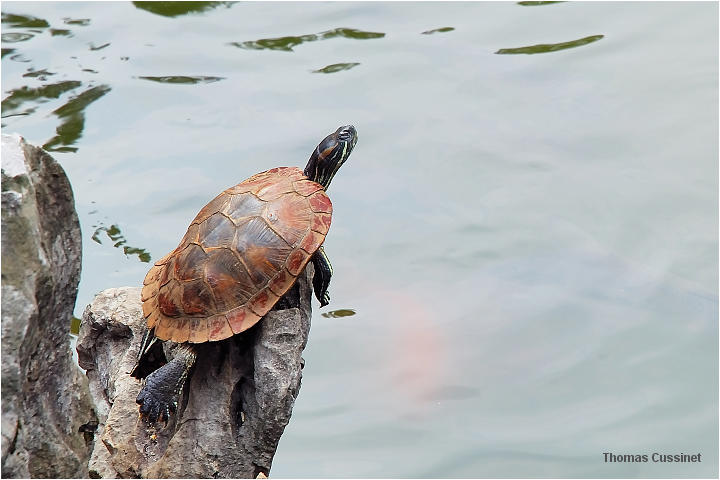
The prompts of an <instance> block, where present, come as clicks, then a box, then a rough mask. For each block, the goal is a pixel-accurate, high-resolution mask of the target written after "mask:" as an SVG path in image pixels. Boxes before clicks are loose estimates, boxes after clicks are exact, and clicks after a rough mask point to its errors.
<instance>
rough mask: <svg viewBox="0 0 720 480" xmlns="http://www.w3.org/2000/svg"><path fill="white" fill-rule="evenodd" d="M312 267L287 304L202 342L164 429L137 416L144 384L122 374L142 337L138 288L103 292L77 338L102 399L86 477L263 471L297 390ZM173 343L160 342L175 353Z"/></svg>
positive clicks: (224, 474) (232, 474)
mask: <svg viewBox="0 0 720 480" xmlns="http://www.w3.org/2000/svg"><path fill="white" fill-rule="evenodd" d="M311 279H312V266H308V268H307V270H306V273H305V274H304V275H301V277H300V279H299V280H298V282H297V287H295V289H294V290H291V292H293V293H291V295H289V296H288V297H291V298H290V299H289V303H288V304H287V305H286V307H289V308H286V309H284V310H274V311H271V312H270V313H268V314H267V315H266V316H265V317H264V318H263V319H262V320H261V321H260V322H259V324H258V325H256V326H255V327H253V328H251V329H250V330H248V331H247V332H244V333H243V334H241V335H236V336H234V337H231V338H229V339H227V340H224V341H222V342H210V343H206V344H201V345H200V346H199V351H198V359H197V363H196V365H195V368H194V370H193V372H192V373H191V377H190V379H189V381H188V382H187V384H186V388H185V394H184V397H183V398H182V399H181V401H180V405H179V408H178V412H177V414H176V415H173V416H172V418H171V419H170V421H169V422H168V424H167V425H166V426H164V425H163V424H159V425H158V426H156V427H151V426H148V425H147V424H146V423H145V421H144V420H141V419H139V417H138V405H137V404H136V403H135V398H136V397H137V394H138V392H139V391H140V388H141V382H140V381H139V380H137V379H135V378H132V377H131V376H130V375H129V372H130V371H131V370H132V368H133V366H134V364H135V361H136V357H137V352H138V350H139V348H140V342H141V340H142V335H143V333H144V324H145V322H144V320H143V318H142V313H141V307H140V288H129V287H127V288H117V289H110V290H105V291H104V292H101V293H100V294H99V295H98V296H97V297H96V298H95V299H94V301H93V303H92V304H91V305H89V306H88V308H87V309H86V310H85V313H84V315H83V323H82V326H81V329H80V337H79V340H78V347H77V349H78V355H79V358H80V365H81V366H82V367H83V368H86V369H87V375H88V378H89V380H90V388H91V391H92V393H93V396H94V398H95V401H96V403H97V404H98V405H99V407H98V408H99V412H100V417H101V419H100V421H101V424H100V428H99V432H101V437H100V440H101V441H100V442H97V443H96V444H95V449H94V450H93V453H92V456H91V459H90V475H91V476H92V477H151V478H187V477H193V478H211V477H214V478H255V477H257V476H258V475H259V474H268V472H269V471H270V467H271V465H272V460H273V456H274V455H275V450H276V449H277V445H278V442H279V441H280V436H281V435H282V433H283V431H284V429H285V426H286V425H287V424H288V422H289V421H290V416H291V414H292V408H293V405H294V402H295V398H296V397H297V395H298V392H299V390H300V380H301V376H302V374H301V370H302V365H303V360H302V357H301V354H302V351H303V349H304V348H305V345H306V343H307V337H308V333H309V330H310V316H311V307H310V296H311V292H312V291H311V287H310V285H311ZM174 347H175V345H174V344H172V343H171V342H165V354H166V356H167V357H168V359H170V358H172V352H173V350H174Z"/></svg>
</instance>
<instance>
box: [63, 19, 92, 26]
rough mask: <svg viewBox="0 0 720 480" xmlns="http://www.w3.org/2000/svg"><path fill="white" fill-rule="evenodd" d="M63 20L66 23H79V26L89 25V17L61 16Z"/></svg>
mask: <svg viewBox="0 0 720 480" xmlns="http://www.w3.org/2000/svg"><path fill="white" fill-rule="evenodd" d="M63 22H64V23H65V24H66V25H80V26H81V27H86V26H88V25H90V19H89V18H67V17H66V18H63Z"/></svg>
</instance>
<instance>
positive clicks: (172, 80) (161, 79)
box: [138, 75, 225, 84]
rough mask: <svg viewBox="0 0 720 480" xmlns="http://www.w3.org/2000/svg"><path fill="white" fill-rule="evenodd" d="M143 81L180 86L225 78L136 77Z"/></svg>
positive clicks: (182, 76) (183, 76)
mask: <svg viewBox="0 0 720 480" xmlns="http://www.w3.org/2000/svg"><path fill="white" fill-rule="evenodd" d="M138 78H142V79H143V80H150V81H151V82H158V83H181V84H196V83H213V82H219V81H220V80H225V77H204V76H186V75H170V76H165V77H138Z"/></svg>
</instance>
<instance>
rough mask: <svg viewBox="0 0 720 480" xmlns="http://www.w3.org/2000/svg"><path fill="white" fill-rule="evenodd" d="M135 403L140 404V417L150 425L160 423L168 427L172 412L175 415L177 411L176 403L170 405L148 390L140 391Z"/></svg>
mask: <svg viewBox="0 0 720 480" xmlns="http://www.w3.org/2000/svg"><path fill="white" fill-rule="evenodd" d="M135 401H136V402H137V403H138V404H140V417H141V418H143V419H145V420H147V422H148V423H150V424H154V423H157V422H158V421H160V422H163V423H164V424H165V425H167V424H168V421H169V420H170V414H171V412H172V413H174V412H175V411H176V410H177V407H176V406H175V403H174V402H170V403H168V402H167V401H164V400H163V399H160V398H156V397H154V396H153V395H152V393H151V392H150V391H148V390H147V389H146V388H143V389H142V390H140V393H139V394H138V396H137V399H136V400H135Z"/></svg>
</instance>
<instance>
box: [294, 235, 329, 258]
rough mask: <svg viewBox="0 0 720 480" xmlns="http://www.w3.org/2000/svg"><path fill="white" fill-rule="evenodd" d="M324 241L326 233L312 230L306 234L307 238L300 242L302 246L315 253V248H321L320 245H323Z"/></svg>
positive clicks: (308, 251) (310, 252)
mask: <svg viewBox="0 0 720 480" xmlns="http://www.w3.org/2000/svg"><path fill="white" fill-rule="evenodd" d="M323 241H325V235H322V234H320V233H317V232H313V231H312V230H310V231H309V232H308V234H307V235H305V238H304V239H303V241H302V243H301V244H300V248H302V249H303V250H305V251H306V252H307V253H309V254H311V255H312V254H313V253H315V250H317V249H318V248H320V245H322V243H323Z"/></svg>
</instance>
